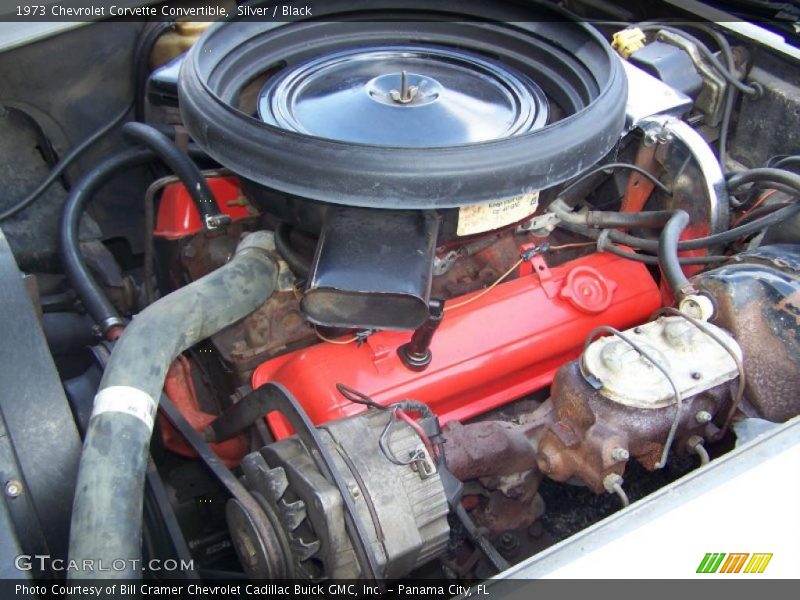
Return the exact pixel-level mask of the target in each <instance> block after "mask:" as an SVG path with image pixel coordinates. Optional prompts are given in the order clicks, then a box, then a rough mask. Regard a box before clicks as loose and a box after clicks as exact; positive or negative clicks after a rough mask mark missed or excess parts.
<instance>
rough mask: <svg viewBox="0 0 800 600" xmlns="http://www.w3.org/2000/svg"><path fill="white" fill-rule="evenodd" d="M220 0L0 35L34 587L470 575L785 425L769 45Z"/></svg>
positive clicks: (785, 156) (681, 23)
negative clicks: (210, 14) (218, 10)
mask: <svg viewBox="0 0 800 600" xmlns="http://www.w3.org/2000/svg"><path fill="white" fill-rule="evenodd" d="M173 4H174V3H173ZM230 4H231V8H230V9H229V14H230V18H227V19H221V20H220V21H218V22H215V23H204V22H202V23H201V22H195V21H190V20H187V21H177V22H175V21H172V20H151V21H149V22H143V21H142V20H132V19H119V20H114V19H112V20H109V21H101V22H96V23H92V24H90V25H88V26H86V27H82V28H78V29H73V30H69V31H65V32H62V33H59V34H58V35H56V36H55V37H50V38H46V39H38V40H27V41H23V42H19V43H17V44H15V45H13V47H7V48H3V52H2V53H0V74H2V79H3V81H4V82H6V83H7V85H5V88H6V89H4V90H3V92H2V96H0V112H1V113H2V114H0V128H2V131H3V134H2V138H3V139H2V140H0V157H2V158H0V162H2V165H0V177H2V179H3V182H4V188H5V191H6V193H5V194H4V196H3V198H2V199H0V227H2V235H0V277H2V281H3V283H2V288H3V290H4V297H5V300H6V301H5V302H4V303H3V304H4V307H3V308H1V309H0V312H2V315H0V322H2V326H1V327H2V329H3V331H4V336H3V337H4V338H5V339H4V340H3V341H2V351H1V352H2V361H0V363H2V364H3V367H2V368H3V371H4V375H3V381H4V384H5V388H6V389H5V391H4V399H3V400H2V406H0V412H1V413H2V417H3V420H2V426H3V428H4V429H3V434H4V435H3V437H4V438H5V439H6V440H7V442H6V443H5V445H4V448H5V450H4V458H3V461H4V462H3V465H4V467H3V468H4V473H5V475H4V477H5V480H4V482H3V484H4V485H5V494H6V500H7V502H6V511H7V514H8V517H9V518H7V519H3V523H7V524H5V525H3V527H4V528H5V530H4V536H5V537H6V539H9V540H10V539H13V540H14V543H15V544H16V545H18V546H19V552H20V553H23V554H25V555H37V554H44V553H46V554H47V555H48V556H51V557H52V558H59V559H61V560H62V561H66V562H67V564H69V565H79V566H77V567H75V568H72V569H67V570H66V571H64V570H59V569H53V565H52V562H51V563H48V564H44V563H41V564H38V565H35V566H34V568H33V572H32V574H31V576H32V577H34V578H35V579H37V580H51V579H53V578H56V579H59V578H68V579H74V580H80V579H92V578H105V577H114V578H123V579H140V578H142V577H143V576H144V577H146V578H152V579H155V580H159V579H160V578H164V579H169V578H172V577H177V576H178V575H177V574H175V573H172V574H165V573H158V572H151V571H148V570H147V569H138V568H135V567H134V566H133V565H136V564H139V563H137V561H143V562H142V564H150V562H149V561H152V560H153V559H161V560H165V559H173V560H185V561H190V562H191V564H192V565H193V567H192V569H190V570H186V571H187V572H189V571H191V572H192V573H193V575H192V576H193V577H199V578H201V579H204V580H205V579H213V578H226V577H238V578H243V577H244V578H248V579H252V580H262V581H263V580H270V581H272V580H304V581H308V582H320V581H327V580H349V579H363V580H370V581H385V580H393V579H396V580H402V579H404V578H414V579H427V578H430V579H447V580H451V581H453V582H475V581H481V580H484V579H487V578H489V577H492V576H494V575H496V574H498V573H502V572H504V571H506V570H507V569H508V568H509V567H510V566H512V565H514V564H516V563H520V562H521V561H523V560H525V559H526V558H528V557H530V556H535V555H536V554H537V553H540V552H542V551H543V550H545V549H546V548H548V547H550V546H552V545H553V544H555V543H557V542H559V541H560V540H563V539H567V538H569V537H570V536H572V535H574V534H575V533H577V532H578V531H581V530H583V529H584V528H585V527H587V526H588V525H590V524H592V523H595V522H597V521H599V520H601V519H603V518H604V517H607V516H608V515H611V514H614V513H616V512H618V511H620V510H624V509H625V507H627V506H628V505H629V504H631V503H636V502H637V501H639V500H641V499H642V498H645V497H647V496H648V495H649V494H651V493H653V492H654V491H655V490H658V489H660V488H662V487H663V486H665V485H668V484H669V483H670V482H672V481H675V480H678V479H679V478H681V477H683V476H685V475H686V474H687V473H690V472H693V471H696V470H697V469H703V468H706V466H707V465H708V464H709V463H713V462H714V461H716V460H719V458H720V457H723V456H724V455H726V454H727V453H728V452H730V451H731V450H732V449H733V448H734V447H736V446H737V444H739V443H740V441H741V440H740V438H742V435H743V434H742V431H743V424H748V423H749V424H758V425H759V427H764V428H768V427H774V426H775V424H778V423H784V422H787V421H789V420H791V419H793V418H795V417H797V416H798V415H799V414H800V205H798V203H797V197H798V194H800V171H798V167H800V157H798V155H797V153H798V132H800V93H798V90H797V86H798V85H800V69H799V68H798V66H799V65H800V51H798V50H797V46H793V45H791V44H790V43H789V42H783V45H782V46H781V45H776V44H775V43H766V42H765V41H764V39H759V38H756V37H754V36H748V35H745V34H744V33H742V32H741V31H737V30H735V29H732V28H731V27H727V26H726V25H725V24H724V23H716V24H715V23H714V22H711V21H708V20H703V19H701V18H699V17H696V16H691V17H689V16H687V14H685V13H682V12H680V11H679V10H678V9H677V8H671V9H669V10H667V9H666V8H665V9H664V10H665V13H664V16H663V18H661V17H659V19H658V20H654V19H652V18H651V15H648V14H642V13H640V12H637V10H639V9H637V8H636V7H637V5H636V3H625V2H619V3H614V2H609V3H606V2H598V3H594V2H581V1H575V2H563V3H554V2H547V1H541V2H539V1H529V2H518V1H515V0H504V1H498V2H492V3H486V2H480V1H478V0H460V1H459V2H457V3H456V2H440V3H431V2H425V1H421V0H420V1H417V0H378V1H375V2H369V3H367V2H362V3H358V2H352V0H348V1H347V2H345V1H340V0H328V1H327V2H324V3H323V2H316V3H315V2H311V3H302V4H303V6H307V11H308V12H307V13H301V12H298V13H296V15H297V16H291V17H288V18H284V19H274V18H258V16H257V15H258V12H257V11H256V9H255V8H254V7H257V6H259V4H258V3H250V4H247V5H246V6H248V7H250V8H248V10H247V11H244V10H243V6H245V5H244V4H243V3H238V8H236V7H237V3H233V2H232V3H230ZM285 4H286V5H292V3H289V2H287V3H285ZM296 4H298V5H299V4H300V3H296ZM617 4H618V5H619V6H617V8H615V9H614V10H611V9H610V8H608V6H606V5H609V6H616V5H617ZM604 7H605V8H606V9H607V10H606V11H605V12H604ZM662 8H663V7H662ZM670 11H672V12H670ZM620 14H623V15H627V17H626V18H625V19H623V20H622V22H617V21H618V20H619V19H620V17H619V15H620ZM651 14H652V13H651ZM237 15H238V16H237ZM293 15H294V13H293ZM764 27H767V25H764ZM90 30H91V31H90ZM9 45H10V44H9ZM22 65H28V66H27V67H23V66H22ZM131 73H132V75H131ZM114 113H117V116H116V117H114V118H113V119H112V120H111V121H108V118H107V116H106V115H108V114H114ZM103 123H106V125H103ZM96 124H99V125H103V126H102V127H99V128H98V126H97V125H96ZM76 139H79V140H86V141H85V142H82V143H78V144H75V143H74V141H75V140H76ZM71 142H72V143H71ZM42 182H44V183H42ZM37 186H39V187H38V188H37ZM31 190H33V192H31ZM97 559H107V560H108V561H115V560H119V561H120V562H121V563H122V564H123V565H124V566H123V567H120V568H116V567H114V569H112V570H111V571H103V570H100V571H98V569H97V568H95V566H89V567H87V566H86V565H87V564H88V563H87V561H89V562H91V561H95V560H97ZM93 564H94V563H93ZM4 568H6V567H4ZM142 571H145V573H142ZM15 576H16V575H15Z"/></svg>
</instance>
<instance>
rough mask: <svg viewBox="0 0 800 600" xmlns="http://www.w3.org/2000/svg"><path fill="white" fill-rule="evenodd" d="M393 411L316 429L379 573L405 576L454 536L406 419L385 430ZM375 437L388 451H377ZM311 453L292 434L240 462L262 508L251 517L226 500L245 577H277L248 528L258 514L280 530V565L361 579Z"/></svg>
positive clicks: (338, 503)
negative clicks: (347, 497)
mask: <svg viewBox="0 0 800 600" xmlns="http://www.w3.org/2000/svg"><path fill="white" fill-rule="evenodd" d="M393 418H394V416H393V415H392V414H391V413H390V412H382V411H370V412H367V413H364V414H362V415H359V416H356V417H351V418H348V419H343V420H340V421H335V422H332V423H329V424H328V425H325V426H324V427H322V428H320V429H319V432H320V434H321V437H322V438H323V440H324V443H325V445H326V446H327V447H328V449H329V450H330V451H331V453H332V454H333V456H334V458H335V462H336V467H337V469H338V470H339V472H340V474H342V475H343V477H344V480H345V481H346V487H347V492H346V493H348V494H350V496H351V498H352V499H353V501H354V504H355V506H356V512H357V516H358V518H359V519H360V522H361V523H362V524H363V525H364V530H365V531H366V532H367V538H368V539H366V540H364V542H365V544H364V545H365V546H366V548H367V551H368V552H370V553H372V560H373V562H374V564H375V565H376V566H377V568H378V572H379V574H380V576H381V577H383V578H393V577H401V576H403V575H406V574H407V573H409V572H410V571H412V570H413V569H414V568H416V567H418V566H420V565H422V564H424V563H426V562H428V561H430V560H431V559H432V558H434V557H435V556H437V555H438V554H440V553H441V552H443V551H444V550H445V548H446V547H447V542H448V539H449V533H450V529H449V526H448V523H447V514H448V512H449V509H448V504H447V498H446V496H445V491H444V487H443V485H442V481H441V479H440V476H439V473H438V472H437V470H436V466H435V464H434V462H433V460H432V457H431V456H430V454H429V453H428V451H427V450H426V449H425V446H424V444H423V443H422V441H421V439H420V437H419V436H418V435H417V433H416V432H415V431H414V430H413V429H412V428H411V427H410V426H409V425H407V424H406V423H404V422H402V421H396V422H394V423H393V424H392V425H391V428H390V429H387V420H388V419H393ZM381 438H383V440H382V441H383V447H384V449H386V450H387V452H386V453H384V452H382V451H380V450H379V440H380V439H381ZM314 455H315V453H314V452H310V451H309V448H307V447H306V445H305V444H304V443H303V441H301V440H300V439H299V438H298V437H296V436H293V437H290V438H287V439H285V440H281V441H279V442H276V443H274V444H270V445H268V446H265V447H264V448H262V449H261V450H260V452H254V453H252V454H249V455H248V456H246V457H245V458H244V460H243V461H242V469H243V471H244V478H243V482H244V483H245V485H246V486H247V487H248V488H249V490H250V493H251V494H252V495H253V497H254V498H255V499H256V500H257V501H258V502H259V504H260V505H261V507H262V509H263V510H264V514H263V515H251V514H244V513H243V512H242V508H241V506H240V505H238V504H236V503H235V501H231V503H230V504H229V506H228V525H229V528H230V531H231V537H232V539H233V542H234V545H235V547H236V550H237V553H238V554H239V558H240V559H241V561H242V564H243V565H244V566H245V570H246V571H247V573H248V575H249V576H250V577H252V578H260V579H265V578H270V577H273V576H274V573H273V572H272V571H273V570H274V569H271V568H270V564H274V560H275V558H276V557H275V556H270V557H267V556H261V555H260V554H261V553H263V552H264V550H265V548H264V545H263V544H262V543H261V542H260V540H258V539H255V538H254V535H253V531H254V530H253V528H252V527H249V526H248V523H250V522H252V520H253V519H259V518H265V519H267V520H268V521H269V523H270V525H271V526H272V528H273V529H274V530H275V532H276V534H277V538H278V540H279V545H280V549H277V550H278V552H277V553H278V554H282V556H281V557H280V560H283V561H284V564H283V565H280V570H281V572H283V573H288V574H289V576H290V577H309V578H314V579H317V578H321V577H329V578H342V579H347V578H357V577H359V576H363V573H362V568H361V566H360V565H359V562H358V560H357V558H356V553H355V551H354V547H353V543H352V540H351V539H350V535H349V533H348V531H347V528H346V526H345V514H344V506H343V500H342V495H341V493H340V491H339V489H338V488H337V486H336V485H334V483H332V482H331V481H329V480H328V479H326V478H325V477H324V476H323V472H322V471H321V469H320V468H319V466H318V464H317V463H316V462H315V458H314ZM271 550H272V553H273V554H275V553H276V552H275V550H276V549H274V548H273V549H271Z"/></svg>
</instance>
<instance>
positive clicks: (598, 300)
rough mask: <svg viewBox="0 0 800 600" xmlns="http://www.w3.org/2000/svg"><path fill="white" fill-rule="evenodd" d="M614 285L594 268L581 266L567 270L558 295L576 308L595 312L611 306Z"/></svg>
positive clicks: (615, 285)
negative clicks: (567, 272) (565, 278)
mask: <svg viewBox="0 0 800 600" xmlns="http://www.w3.org/2000/svg"><path fill="white" fill-rule="evenodd" d="M616 287H617V284H616V283H614V282H613V281H609V280H608V279H606V278H605V277H603V276H602V275H601V274H600V273H599V272H598V271H597V270H596V269H593V268H592V267H587V266H581V267H575V268H574V269H572V270H571V271H570V272H569V274H568V275H567V280H566V281H565V282H564V287H563V288H561V294H560V295H561V297H562V298H564V299H566V300H569V302H570V304H572V306H574V307H575V308H577V309H578V310H581V311H583V312H586V313H590V314H596V313H601V312H603V311H604V310H606V309H607V308H608V307H609V306H611V300H612V299H613V297H614V290H615V289H616Z"/></svg>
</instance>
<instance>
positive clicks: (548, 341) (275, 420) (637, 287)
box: [252, 254, 661, 439]
mask: <svg viewBox="0 0 800 600" xmlns="http://www.w3.org/2000/svg"><path fill="white" fill-rule="evenodd" d="M523 267H524V268H523V269H522V276H521V277H520V278H519V279H516V280H513V281H510V282H508V283H504V284H502V285H499V286H497V287H496V288H495V289H493V290H492V291H491V292H489V293H488V294H485V295H484V296H482V297H481V298H478V299H476V300H475V301H474V302H470V303H469V304H466V305H464V306H460V307H455V308H453V310H452V311H447V312H446V314H445V318H444V320H443V321H442V323H441V325H440V326H439V329H438V330H437V331H436V333H435V335H434V338H433V342H432V344H431V351H432V353H433V360H432V361H431V364H430V366H429V367H428V368H427V369H426V370H425V371H423V372H413V371H410V370H409V369H407V368H406V367H405V366H404V365H403V363H402V362H401V361H400V359H399V357H398V356H397V348H398V346H400V345H402V344H404V343H405V342H407V341H408V340H409V338H410V337H411V333H410V332H389V331H384V332H379V333H376V334H374V335H371V336H370V337H369V338H368V339H367V341H366V342H365V343H364V344H362V345H361V346H357V345H356V344H355V343H352V344H348V345H345V346H342V345H335V344H329V343H321V344H318V345H315V346H312V347H309V348H305V349H302V350H298V351H295V352H291V353H289V354H285V355H282V356H279V357H277V358H274V359H272V360H269V361H267V362H265V363H263V364H261V365H260V366H259V367H257V368H256V370H255V371H254V373H253V378H252V385H253V388H257V387H259V386H261V385H263V384H265V383H267V382H270V381H272V382H278V383H281V384H283V385H284V386H286V388H288V389H289V390H290V391H291V392H292V393H293V394H294V395H295V397H296V398H297V399H298V401H299V402H300V403H301V404H302V405H303V407H304V408H305V410H306V411H307V412H308V414H309V416H310V417H311V420H312V421H313V422H314V423H316V424H322V423H326V422H328V421H331V420H334V419H340V418H342V417H346V416H350V415H354V414H356V413H359V412H361V411H363V410H364V407H363V406H362V405H359V404H353V403H351V402H348V401H347V400H345V399H344V398H343V397H342V396H341V395H340V394H339V393H338V392H337V391H336V387H335V385H336V384H337V383H344V384H347V385H349V386H351V387H353V388H355V389H357V390H358V391H360V392H363V393H365V394H367V395H369V396H371V397H372V398H373V399H374V400H375V401H376V402H379V403H381V404H388V403H391V402H396V401H398V400H402V399H405V398H411V399H415V400H420V401H422V402H425V403H427V404H428V405H429V406H430V407H431V409H432V410H433V411H434V412H435V413H436V414H437V415H439V418H440V421H441V422H442V423H445V422H447V421H450V420H465V419H470V418H472V417H475V416H477V415H480V414H482V413H485V412H487V411H489V410H492V409H494V408H497V407H499V406H502V405H504V404H506V403H508V402H510V401H512V400H515V399H518V398H520V397H522V396H524V395H526V394H529V393H531V392H533V391H536V390H540V389H542V388H544V387H546V386H548V385H549V384H550V383H551V382H552V380H553V376H554V375H555V372H556V370H557V369H558V368H559V367H561V365H563V364H564V363H565V362H567V361H569V360H572V359H574V358H576V357H577V356H578V355H579V354H580V352H581V350H582V348H583V344H584V340H585V338H586V335H587V334H588V333H589V332H590V331H591V330H592V329H594V328H595V327H597V326H599V325H611V326H613V327H617V328H620V329H624V328H627V327H631V326H634V325H636V324H638V323H641V322H643V321H645V320H646V319H647V318H648V317H649V316H650V315H651V314H652V313H653V311H655V310H656V309H657V308H659V307H660V306H661V295H660V293H659V289H658V286H657V285H656V283H655V281H654V280H653V278H652V277H651V276H650V274H649V272H648V271H647V268H646V267H645V266H644V265H642V264H639V263H636V262H632V261H630V260H626V259H623V258H618V257H616V256H613V255H610V254H595V255H592V256H588V257H585V258H580V259H577V260H574V261H571V262H569V263H566V264H563V265H561V266H558V267H555V268H553V269H549V268H548V267H547V266H546V264H545V262H544V260H543V259H542V258H541V257H534V259H533V260H532V261H530V262H529V263H525V264H524V265H523ZM467 298H469V296H465V297H464V298H462V299H458V300H456V301H453V302H452V303H453V304H456V303H458V302H463V300H464V299H467ZM267 421H268V423H269V425H270V427H271V429H272V432H273V434H274V435H275V436H276V438H278V439H280V438H283V437H286V436H287V435H290V434H291V432H292V430H291V428H290V426H289V425H288V423H287V422H286V421H285V420H284V419H283V417H282V416H280V415H279V414H270V415H268V416H267Z"/></svg>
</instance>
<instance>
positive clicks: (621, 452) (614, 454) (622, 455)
mask: <svg viewBox="0 0 800 600" xmlns="http://www.w3.org/2000/svg"><path fill="white" fill-rule="evenodd" d="M630 457H631V455H630V453H629V452H628V451H627V450H626V449H625V448H614V449H613V450H612V451H611V458H613V459H614V460H616V461H618V462H622V461H625V460H628V459H629V458H630Z"/></svg>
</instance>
